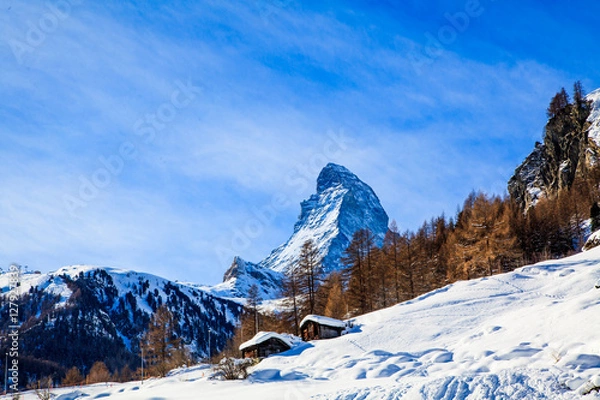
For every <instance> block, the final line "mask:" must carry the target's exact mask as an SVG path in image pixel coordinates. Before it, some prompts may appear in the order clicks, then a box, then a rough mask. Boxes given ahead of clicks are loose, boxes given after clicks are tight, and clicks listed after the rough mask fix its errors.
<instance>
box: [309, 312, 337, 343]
mask: <svg viewBox="0 0 600 400" xmlns="http://www.w3.org/2000/svg"><path fill="white" fill-rule="evenodd" d="M345 329H346V323H345V322H344V321H340V320H339V319H334V318H329V317H323V316H320V315H312V314H311V315H307V316H306V317H304V319H303V320H302V322H300V333H301V335H302V340H304V341H305V342H308V341H309V340H318V339H330V338H334V337H338V336H341V335H342V332H343V331H344V330H345Z"/></svg>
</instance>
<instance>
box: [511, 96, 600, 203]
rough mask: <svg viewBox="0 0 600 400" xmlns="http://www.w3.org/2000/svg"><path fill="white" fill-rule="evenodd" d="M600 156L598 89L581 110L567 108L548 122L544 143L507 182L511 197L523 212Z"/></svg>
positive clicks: (583, 171) (581, 173)
mask: <svg viewBox="0 0 600 400" xmlns="http://www.w3.org/2000/svg"><path fill="white" fill-rule="evenodd" d="M599 155H600V89H599V90H596V91H594V92H592V93H590V94H589V95H588V96H586V102H585V103H584V104H583V105H582V106H581V107H576V106H575V105H571V106H569V107H568V108H567V109H566V110H565V112H564V113H563V114H560V115H558V116H554V117H552V118H550V119H549V120H548V123H547V124H546V128H545V134H544V142H543V143H539V142H538V143H536V144H535V148H534V149H533V151H532V152H531V154H530V155H529V156H527V158H526V159H525V161H523V163H522V164H521V165H520V166H519V167H517V169H516V170H515V173H514V175H513V176H512V177H511V178H510V180H509V182H508V192H509V194H510V196H511V197H512V198H513V199H514V200H515V201H516V202H517V203H518V204H519V205H520V206H521V207H522V208H523V209H524V210H527V209H529V208H530V207H531V206H533V205H535V204H536V203H537V201H538V200H539V199H541V198H544V197H548V198H552V197H554V196H556V195H557V194H558V192H559V191H560V190H562V189H567V188H569V187H570V186H571V185H572V184H573V181H574V180H575V178H576V177H577V176H585V174H586V172H587V171H588V170H589V168H590V167H592V166H594V165H596V163H597V160H598V156H599Z"/></svg>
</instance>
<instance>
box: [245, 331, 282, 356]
mask: <svg viewBox="0 0 600 400" xmlns="http://www.w3.org/2000/svg"><path fill="white" fill-rule="evenodd" d="M291 348H292V343H291V342H290V341H289V340H288V339H287V338H285V337H284V336H282V335H280V334H278V333H275V332H258V333H257V334H256V335H254V337H253V338H252V339H250V340H248V341H247V342H244V343H242V344H241V345H240V351H241V352H242V358H265V357H269V356H270V355H271V354H277V353H282V352H284V351H287V350H289V349H291Z"/></svg>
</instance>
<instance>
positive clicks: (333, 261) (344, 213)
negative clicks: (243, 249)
mask: <svg viewBox="0 0 600 400" xmlns="http://www.w3.org/2000/svg"><path fill="white" fill-rule="evenodd" d="M300 208H301V210H300V216H299V218H298V221H297V222H296V224H295V225H294V232H293V234H292V236H291V237H290V238H289V239H288V240H287V242H285V243H284V244H282V245H281V246H279V247H277V248H276V249H274V250H273V251H272V252H271V254H270V255H269V256H268V257H267V258H265V259H264V260H262V261H261V262H259V263H257V264H253V263H249V262H247V261H244V260H242V259H240V258H239V257H236V259H235V260H234V262H233V264H232V266H231V267H230V269H229V270H228V271H227V272H226V273H225V276H224V282H223V283H222V284H220V285H217V287H215V288H214V290H215V291H214V293H215V294H217V293H218V294H220V295H227V294H228V293H229V295H230V296H233V297H238V296H241V297H244V296H245V293H247V289H248V288H249V287H250V285H252V284H257V286H259V288H260V289H261V291H262V293H261V295H262V296H263V297H264V298H275V297H277V296H278V294H279V293H278V290H279V288H280V285H279V281H280V280H281V277H282V276H283V274H285V272H286V271H287V269H288V268H289V267H290V265H293V263H295V262H296V261H297V259H298V256H299V254H300V249H301V247H302V245H303V244H304V242H305V241H306V240H308V239H312V240H313V241H314V243H315V245H316V247H317V249H318V253H319V257H320V261H321V264H322V266H323V272H324V273H330V272H332V271H336V270H339V269H340V268H342V265H341V262H340V257H341V256H342V254H343V252H344V250H346V248H347V247H348V245H349V244H350V241H351V240H352V236H353V235H354V233H355V232H356V231H358V230H360V229H369V230H370V231H371V232H372V233H373V234H374V235H375V237H376V240H377V242H378V243H377V244H379V245H380V244H381V243H382V242H383V238H384V236H385V233H386V231H387V229H388V216H387V214H386V212H385V211H384V209H383V207H382V206H381V203H380V202H379V199H378V198H377V195H376V194H375V192H374V191H373V189H371V188H370V187H369V186H368V185H367V184H366V183H364V182H363V181H361V180H360V179H359V178H358V177H357V176H356V175H354V174H353V173H352V172H350V171H349V170H348V169H346V168H345V167H343V166H341V165H336V164H328V165H327V166H326V167H325V168H323V170H322V171H321V173H320V174H319V177H318V178H317V190H316V193H315V194H313V195H312V196H310V197H309V198H308V199H307V200H304V201H303V202H302V203H301V204H300Z"/></svg>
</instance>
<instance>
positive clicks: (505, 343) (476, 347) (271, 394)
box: [25, 248, 600, 400]
mask: <svg viewBox="0 0 600 400" xmlns="http://www.w3.org/2000/svg"><path fill="white" fill-rule="evenodd" d="M599 278H600V248H595V249H592V250H590V251H588V252H585V253H581V254H578V255H576V256H573V257H569V258H565V259H562V260H556V261H549V262H544V263H540V264H536V265H533V266H528V267H524V268H521V269H518V270H516V271H514V272H512V273H508V274H504V275H496V276H493V277H489V278H483V279H478V280H472V281H465V282H458V283H455V284H453V285H450V286H447V287H445V288H442V289H439V290H437V291H434V292H432V293H429V294H426V295H423V296H421V297H419V298H417V299H415V300H413V301H409V302H406V303H403V304H400V305H397V306H394V307H391V308H388V309H385V310H381V311H378V312H374V313H371V314H368V315H364V316H361V317H358V318H355V319H353V320H351V321H349V322H351V323H353V325H354V327H353V328H351V329H350V333H348V334H346V335H344V336H342V337H340V338H336V339H330V340H323V341H314V342H310V343H301V344H299V345H296V346H295V347H294V348H293V349H292V350H290V351H288V352H286V353H283V354H281V355H278V356H273V357H271V358H268V359H266V360H264V361H262V362H261V363H260V364H259V365H258V366H256V367H255V368H254V370H253V373H252V375H251V377H250V378H249V380H247V381H239V382H220V381H214V380H210V379H209V376H210V370H209V369H208V368H206V367H195V368H191V369H189V370H183V371H178V372H177V373H176V375H174V376H171V377H168V378H165V379H160V380H153V381H151V382H146V383H145V384H144V385H143V386H142V385H140V384H139V382H137V383H127V384H114V385H111V386H106V385H100V386H93V387H83V388H79V389H77V390H78V393H80V394H79V395H76V394H75V390H74V389H59V390H56V393H57V394H60V395H61V396H62V397H60V396H59V397H58V398H59V399H62V400H66V399H75V398H84V396H86V397H85V398H109V399H196V398H204V399H234V398H244V399H309V398H314V399H339V400H342V399H346V400H347V399H435V400H442V399H469V400H471V399H473V400H474V399H559V400H560V399H581V398H584V399H600V396H599V395H598V394H597V393H595V392H592V393H591V394H589V395H587V396H582V395H581V394H580V393H582V392H584V391H586V390H587V389H588V388H589V387H591V386H593V385H592V383H600V378H599V377H598V376H599V375H600V321H599V315H600V290H599V289H596V288H595V283H596V282H597V281H598V279H599ZM88 396H89V397H88ZM25 398H26V399H34V398H36V397H35V396H34V395H33V394H28V395H27V396H25Z"/></svg>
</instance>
